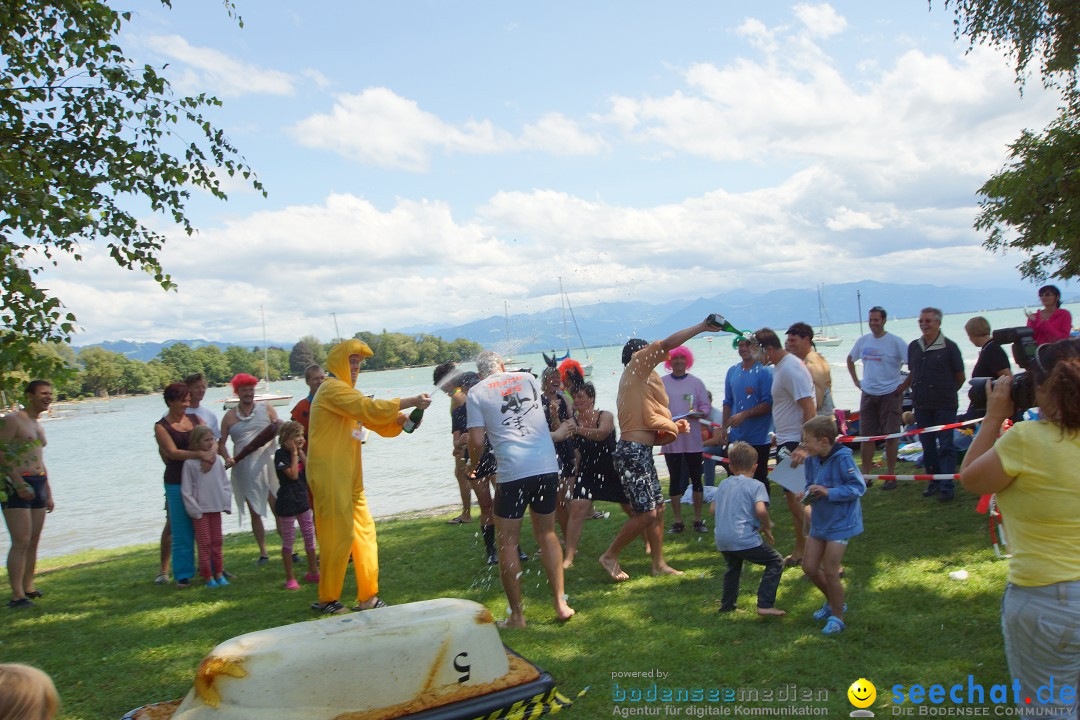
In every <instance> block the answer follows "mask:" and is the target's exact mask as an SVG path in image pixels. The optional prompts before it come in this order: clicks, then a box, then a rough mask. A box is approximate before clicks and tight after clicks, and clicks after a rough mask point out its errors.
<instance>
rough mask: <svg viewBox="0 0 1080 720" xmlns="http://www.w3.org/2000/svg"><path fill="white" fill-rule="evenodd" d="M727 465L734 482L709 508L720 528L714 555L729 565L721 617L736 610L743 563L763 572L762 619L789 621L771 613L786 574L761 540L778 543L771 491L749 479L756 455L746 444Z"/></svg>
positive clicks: (733, 449) (731, 451) (735, 446)
mask: <svg viewBox="0 0 1080 720" xmlns="http://www.w3.org/2000/svg"><path fill="white" fill-rule="evenodd" d="M728 464H729V466H730V467H731V473H732V476H731V477H729V478H728V479H727V480H725V481H724V482H722V483H720V486H719V487H718V488H717V489H716V496H715V500H713V503H712V506H711V507H710V508H709V510H710V512H712V513H713V523H714V524H713V526H714V527H715V528H716V530H715V531H714V535H715V537H716V549H717V550H719V551H720V552H722V553H723V554H724V560H726V561H727V572H725V573H724V595H723V597H722V598H721V600H720V612H731V611H732V610H734V609H735V600H736V598H738V596H739V577H740V575H742V566H743V561H749V562H752V563H755V564H757V565H764V566H765V571H764V572H763V573H762V575H761V584H759V585H758V601H757V612H758V615H786V614H787V613H785V612H784V611H783V610H778V609H777V608H775V607H773V605H774V604H775V603H776V588H777V587H778V586H779V585H780V575H781V574H782V573H783V572H784V558H783V557H781V555H780V553H778V552H777V551H776V550H775V549H773V547H772V546H771V545H770V544H766V543H764V542H762V541H761V538H760V537H759V536H758V533H759V532H760V533H761V534H762V535H764V536H765V539H766V540H768V541H769V543H774V542H776V541H775V540H774V539H773V536H772V530H771V525H772V523H771V522H770V521H769V491H768V490H767V489H766V488H765V486H764V485H762V484H761V482H759V481H758V480H755V479H754V478H753V477H751V476H752V475H753V474H754V469H755V468H756V467H757V464H758V453H757V450H755V449H754V448H753V446H751V445H749V444H748V443H745V442H733V443H731V445H730V446H729V447H728Z"/></svg>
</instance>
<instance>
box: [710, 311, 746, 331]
mask: <svg viewBox="0 0 1080 720" xmlns="http://www.w3.org/2000/svg"><path fill="white" fill-rule="evenodd" d="M705 324H706V325H709V326H711V327H714V328H717V329H718V330H719V331H720V332H729V333H734V334H735V335H742V334H743V331H742V330H739V329H738V328H737V327H735V326H734V325H732V324H731V323H730V322H729V321H728V320H727V319H725V318H724V316H723V315H721V314H720V313H710V314H709V317H707V318H705Z"/></svg>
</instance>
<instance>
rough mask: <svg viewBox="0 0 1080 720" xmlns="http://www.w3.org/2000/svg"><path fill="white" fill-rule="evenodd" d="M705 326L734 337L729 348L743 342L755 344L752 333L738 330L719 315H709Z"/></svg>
mask: <svg viewBox="0 0 1080 720" xmlns="http://www.w3.org/2000/svg"><path fill="white" fill-rule="evenodd" d="M705 324H706V325H709V326H710V327H714V328H717V331H718V332H728V333H731V334H732V335H734V336H735V337H734V338H732V339H731V347H738V345H739V343H740V342H741V341H743V340H746V341H748V342H756V340H755V338H754V333H752V332H750V331H749V330H740V329H739V328H737V327H735V326H734V325H732V324H731V323H730V322H729V321H728V320H727V319H725V318H724V316H723V315H721V314H720V313H711V314H710V315H709V317H707V318H705Z"/></svg>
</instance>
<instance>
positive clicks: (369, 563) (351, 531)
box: [307, 339, 431, 615]
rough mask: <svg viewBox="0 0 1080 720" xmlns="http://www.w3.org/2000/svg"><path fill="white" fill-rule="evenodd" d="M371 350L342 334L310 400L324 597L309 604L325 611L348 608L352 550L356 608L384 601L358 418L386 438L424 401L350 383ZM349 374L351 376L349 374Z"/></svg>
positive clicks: (310, 475)
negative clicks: (379, 394) (345, 589)
mask: <svg viewBox="0 0 1080 720" xmlns="http://www.w3.org/2000/svg"><path fill="white" fill-rule="evenodd" d="M371 355H372V352H371V348H369V347H368V346H367V345H366V344H365V343H363V342H362V341H360V340H355V339H352V340H345V341H344V342H341V343H338V344H337V345H335V346H334V348H333V349H332V350H330V354H329V356H328V357H327V358H326V369H327V371H328V372H329V377H327V378H326V380H324V381H323V383H322V385H320V386H319V389H318V391H317V392H316V393H315V399H314V400H313V401H312V403H311V414H310V421H309V422H310V436H309V440H308V443H309V447H308V465H307V479H308V486H309V487H310V488H311V494H312V498H313V500H314V506H315V507H314V511H315V527H316V532H317V534H318V537H319V600H318V602H316V603H314V604H313V605H312V606H311V607H312V609H314V610H318V611H319V612H322V613H326V614H328V615H329V614H338V613H343V612H348V610H347V609H346V608H345V606H344V605H342V604H341V603H340V602H339V599H340V597H341V591H342V586H343V585H344V583H345V570H346V568H347V566H348V564H349V555H350V554H351V555H352V559H353V569H354V570H355V571H356V603H357V604H356V606H355V607H353V610H368V609H371V608H374V607H384V606H385V605H386V603H384V602H383V601H382V600H380V599H379V596H378V593H379V548H378V546H377V544H376V542H375V521H374V520H372V518H371V513H370V512H369V511H368V506H367V500H366V498H365V497H364V474H363V470H362V468H361V463H360V460H361V452H360V450H361V442H360V431H359V426H358V425H357V423H362V424H363V425H364V427H366V428H369V429H370V430H372V431H374V432H377V433H378V434H379V435H383V436H385V437H392V436H394V435H398V434H399V433H401V427H402V424H403V423H404V422H405V418H406V415H405V414H404V413H402V412H400V411H401V410H404V409H405V408H411V407H418V408H426V407H427V406H428V405H430V404H431V398H430V397H429V396H428V395H427V394H426V393H424V394H421V395H416V396H414V397H409V398H403V399H400V400H399V399H394V400H372V399H371V398H369V397H367V396H366V395H364V394H363V393H362V392H360V391H359V390H357V389H355V388H354V387H353V385H354V384H355V383H356V376H357V375H358V374H359V373H360V363H362V362H363V361H364V358H366V357H371ZM346 378H348V380H346Z"/></svg>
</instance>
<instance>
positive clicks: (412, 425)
mask: <svg viewBox="0 0 1080 720" xmlns="http://www.w3.org/2000/svg"><path fill="white" fill-rule="evenodd" d="M423 419H424V411H423V410H422V409H420V408H415V409H413V411H412V412H411V413H409V417H408V419H406V420H405V424H403V425H402V426H401V429H402V430H403V431H404V432H407V433H411V432H412V431H413V430H415V429H416V428H418V427H420V422H421V421H422V420H423Z"/></svg>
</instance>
